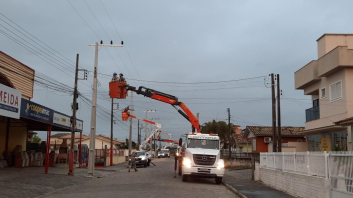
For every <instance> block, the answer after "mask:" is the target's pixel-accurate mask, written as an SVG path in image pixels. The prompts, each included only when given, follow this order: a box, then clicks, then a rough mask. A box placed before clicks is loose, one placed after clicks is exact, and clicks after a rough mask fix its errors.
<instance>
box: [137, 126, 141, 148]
mask: <svg viewBox="0 0 353 198" xmlns="http://www.w3.org/2000/svg"><path fill="white" fill-rule="evenodd" d="M137 144H138V145H139V146H140V144H141V143H140V120H137Z"/></svg>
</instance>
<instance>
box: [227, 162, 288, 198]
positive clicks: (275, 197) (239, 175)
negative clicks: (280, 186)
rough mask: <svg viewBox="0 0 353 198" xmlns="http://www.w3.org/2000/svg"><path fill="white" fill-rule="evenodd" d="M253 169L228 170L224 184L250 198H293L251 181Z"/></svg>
mask: <svg viewBox="0 0 353 198" xmlns="http://www.w3.org/2000/svg"><path fill="white" fill-rule="evenodd" d="M251 171H252V170H251V169H245V170H226V171H225V177H224V178H223V183H225V184H228V185H230V186H231V187H233V188H235V189H236V190H237V191H238V192H240V193H241V194H243V195H245V196H246V197H248V198H293V196H291V195H288V194H286V193H284V192H282V191H278V190H276V189H274V188H271V187H268V186H266V185H264V184H262V183H261V182H256V181H253V180H251V176H252V173H251Z"/></svg>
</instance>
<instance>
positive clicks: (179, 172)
mask: <svg viewBox="0 0 353 198" xmlns="http://www.w3.org/2000/svg"><path fill="white" fill-rule="evenodd" d="M181 164H182V161H181V160H179V166H178V169H179V170H178V174H179V175H180V176H181V171H182V167H181Z"/></svg>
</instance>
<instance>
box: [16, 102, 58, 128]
mask: <svg viewBox="0 0 353 198" xmlns="http://www.w3.org/2000/svg"><path fill="white" fill-rule="evenodd" d="M21 103H22V106H21V114H20V115H21V117H23V118H27V119H31V120H36V121H39V122H43V123H46V124H52V123H53V113H54V112H53V110H52V109H49V108H47V107H44V106H42V105H39V104H37V103H34V102H31V101H29V100H26V99H23V98H22V100H21Z"/></svg>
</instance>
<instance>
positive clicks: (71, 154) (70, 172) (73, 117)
mask: <svg viewBox="0 0 353 198" xmlns="http://www.w3.org/2000/svg"><path fill="white" fill-rule="evenodd" d="M78 60H79V55H78V54H77V55H76V71H75V88H74V99H73V102H72V124H71V148H70V161H69V163H70V164H69V173H68V175H74V156H75V154H74V144H75V131H76V101H77V97H78V94H77V78H78Z"/></svg>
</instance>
